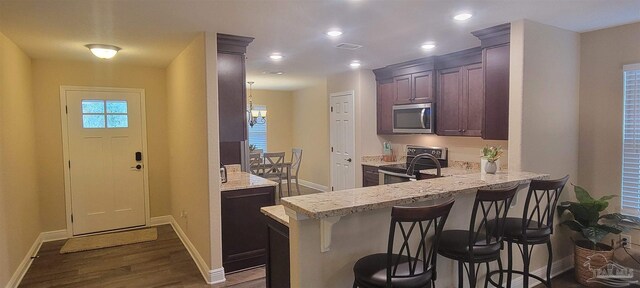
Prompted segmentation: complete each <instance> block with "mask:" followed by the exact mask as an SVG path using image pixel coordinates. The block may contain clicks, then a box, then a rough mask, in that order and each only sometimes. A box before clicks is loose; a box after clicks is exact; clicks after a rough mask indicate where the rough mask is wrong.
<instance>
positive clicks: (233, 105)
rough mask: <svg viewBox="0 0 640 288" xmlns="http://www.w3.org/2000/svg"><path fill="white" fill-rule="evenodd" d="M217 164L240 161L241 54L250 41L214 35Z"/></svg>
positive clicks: (243, 128)
mask: <svg viewBox="0 0 640 288" xmlns="http://www.w3.org/2000/svg"><path fill="white" fill-rule="evenodd" d="M217 40H218V55H217V56H218V60H217V62H218V67H217V68H218V113H219V114H218V115H219V119H220V161H221V162H222V163H224V164H239V163H240V162H241V155H242V151H243V150H244V141H246V140H247V112H246V109H247V108H246V107H247V97H246V84H245V82H246V80H245V74H246V72H245V53H246V50H247V46H248V45H249V43H251V41H253V38H249V37H242V36H235V35H226V34H218V39H217Z"/></svg>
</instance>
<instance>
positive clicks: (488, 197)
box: [438, 185, 518, 287]
mask: <svg viewBox="0 0 640 288" xmlns="http://www.w3.org/2000/svg"><path fill="white" fill-rule="evenodd" d="M517 190H518V185H515V186H514V187H511V188H507V189H495V190H482V189H481V190H478V192H477V193H476V198H475V201H474V203H473V208H472V210H471V222H470V224H469V229H468V230H445V231H442V235H441V237H442V239H444V240H445V241H442V243H441V245H440V246H438V254H440V255H442V256H444V257H446V258H449V259H452V260H454V261H457V262H458V287H464V273H465V271H466V274H467V278H468V281H469V285H470V286H471V287H476V280H477V279H478V271H479V270H480V265H481V264H485V265H486V267H487V272H488V271H489V263H490V262H493V261H498V266H499V267H500V268H499V269H500V270H502V262H501V259H500V248H501V245H502V232H503V229H504V220H505V218H506V217H507V212H508V211H509V207H510V206H511V201H512V200H513V196H514V195H515V194H516V191H517ZM491 221H495V223H497V225H487V223H491ZM500 282H502V279H500ZM485 284H486V282H485Z"/></svg>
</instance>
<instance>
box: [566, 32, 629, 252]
mask: <svg viewBox="0 0 640 288" xmlns="http://www.w3.org/2000/svg"><path fill="white" fill-rule="evenodd" d="M580 37H581V54H580V59H581V65H582V66H581V68H580V150H579V152H580V174H579V178H578V181H577V183H576V184H580V185H581V186H583V187H585V188H586V189H588V190H589V191H590V192H591V193H593V194H595V195H599V196H604V195H610V194H618V195H619V193H620V190H621V181H622V179H621V167H622V156H621V155H622V118H623V110H622V108H623V89H622V85H623V81H622V66H623V65H625V64H632V63H640V48H639V45H640V23H634V24H629V25H624V26H618V27H613V28H609V29H603V30H598V31H593V32H588V33H583V34H581V36H580ZM610 207H611V208H613V209H612V210H616V209H619V207H620V201H619V199H616V200H614V201H611V206H610ZM634 242H635V241H634Z"/></svg>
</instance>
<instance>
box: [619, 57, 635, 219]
mask: <svg viewBox="0 0 640 288" xmlns="http://www.w3.org/2000/svg"><path fill="white" fill-rule="evenodd" d="M623 78H624V84H623V85H624V87H623V89H624V109H623V113H624V117H623V134H622V197H620V198H621V201H622V203H621V204H622V205H621V206H622V213H624V214H627V215H640V64H632V65H625V66H624V68H623Z"/></svg>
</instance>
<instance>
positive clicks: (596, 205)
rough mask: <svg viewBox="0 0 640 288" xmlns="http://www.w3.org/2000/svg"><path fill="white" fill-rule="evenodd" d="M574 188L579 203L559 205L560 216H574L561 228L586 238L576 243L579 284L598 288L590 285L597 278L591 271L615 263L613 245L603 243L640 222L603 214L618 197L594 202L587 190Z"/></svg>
mask: <svg viewBox="0 0 640 288" xmlns="http://www.w3.org/2000/svg"><path fill="white" fill-rule="evenodd" d="M573 186H574V192H575V195H576V199H577V200H578V202H571V201H566V202H562V203H560V205H558V212H559V214H560V215H562V214H564V213H565V212H566V214H569V215H571V216H572V219H568V220H565V221H563V222H562V223H561V225H563V226H566V227H568V228H569V229H571V230H573V231H575V232H578V233H579V235H581V236H582V238H583V239H580V240H574V241H573V243H574V265H575V266H574V267H575V276H576V280H577V281H578V283H580V284H582V285H585V286H588V287H597V286H598V285H597V284H596V283H594V282H589V281H588V280H589V279H590V278H593V277H594V274H593V271H592V270H591V269H590V268H593V267H596V268H599V267H602V266H604V265H606V264H607V263H609V262H610V261H611V260H612V259H613V248H614V247H612V246H613V243H612V245H607V244H605V243H602V241H603V240H604V238H605V237H606V236H607V235H609V234H620V233H621V232H623V231H626V230H627V229H629V228H630V227H631V226H638V225H639V224H640V218H638V217H634V216H628V215H623V214H620V213H608V214H601V213H602V212H603V211H605V210H606V209H607V207H609V200H611V199H613V198H615V197H617V196H616V195H609V196H603V197H600V199H595V198H593V197H591V195H590V194H589V192H588V191H587V190H586V189H584V188H582V187H580V186H576V185H573ZM572 240H573V239H572ZM594 255H597V256H598V257H594ZM600 256H602V257H600Z"/></svg>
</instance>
